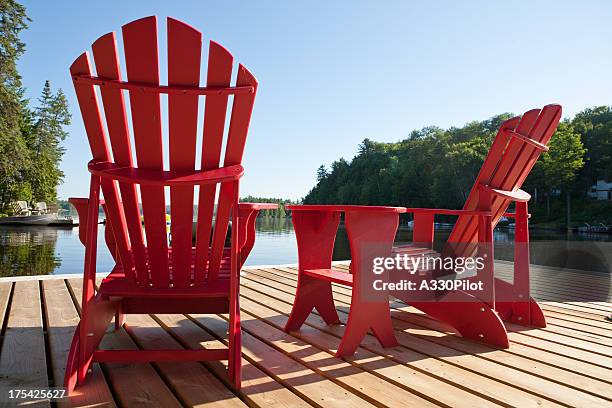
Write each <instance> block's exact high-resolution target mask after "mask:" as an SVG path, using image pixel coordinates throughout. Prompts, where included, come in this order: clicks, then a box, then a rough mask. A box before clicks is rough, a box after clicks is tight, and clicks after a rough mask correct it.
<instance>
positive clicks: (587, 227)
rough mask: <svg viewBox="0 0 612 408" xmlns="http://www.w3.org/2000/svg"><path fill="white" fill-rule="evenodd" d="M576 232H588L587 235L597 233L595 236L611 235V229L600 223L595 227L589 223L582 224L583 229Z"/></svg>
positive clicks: (579, 228) (580, 228)
mask: <svg viewBox="0 0 612 408" xmlns="http://www.w3.org/2000/svg"><path fill="white" fill-rule="evenodd" d="M578 232H588V233H597V234H610V233H612V227H610V226H609V225H606V224H604V223H603V222H600V223H599V224H597V225H591V224H589V223H586V222H585V223H584V226H583V227H578Z"/></svg>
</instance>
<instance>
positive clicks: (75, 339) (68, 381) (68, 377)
mask: <svg viewBox="0 0 612 408" xmlns="http://www.w3.org/2000/svg"><path fill="white" fill-rule="evenodd" d="M80 328H81V324H80V323H79V324H77V326H76V329H75V330H74V334H73V335H72V343H71V344H70V350H69V351H68V359H67V361H66V372H65V374H64V388H66V392H67V393H68V394H70V393H71V392H72V391H73V390H74V388H75V387H76V384H77V371H78V368H79V367H78V366H79V347H80V344H79V343H80V342H79V337H80Z"/></svg>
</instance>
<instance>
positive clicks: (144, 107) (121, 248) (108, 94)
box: [71, 17, 257, 290]
mask: <svg viewBox="0 0 612 408" xmlns="http://www.w3.org/2000/svg"><path fill="white" fill-rule="evenodd" d="M157 35H158V32H157V19H156V18H155V17H147V18H143V19H140V20H137V21H134V22H131V23H129V24H126V25H125V26H123V28H122V36H123V48H124V55H125V64H126V72H127V81H124V80H122V79H121V69H120V63H119V53H118V47H117V39H116V36H115V34H114V33H109V34H106V35H104V36H102V37H100V38H99V39H98V40H97V41H96V42H95V43H94V44H93V46H92V48H93V52H94V58H95V62H96V71H97V77H94V76H93V74H92V69H91V67H90V65H89V60H88V56H87V54H86V53H85V54H83V55H82V56H81V57H79V59H77V60H76V61H75V63H74V65H73V67H72V68H71V73H72V74H73V80H74V84H75V89H76V91H77V97H78V100H79V105H80V107H81V111H82V113H83V120H84V122H85V126H86V130H87V134H88V137H89V142H90V147H91V150H92V154H93V157H94V161H96V162H110V163H111V164H105V163H97V164H96V165H97V166H102V167H104V166H108V167H109V168H110V167H116V168H119V169H120V170H121V171H123V172H124V173H125V174H130V176H127V177H124V178H121V180H122V181H121V182H120V183H119V182H117V181H111V178H107V177H104V176H103V177H102V192H103V193H104V198H105V202H106V209H107V210H108V212H107V217H108V219H109V223H108V225H109V226H110V225H112V230H113V233H114V236H115V237H114V238H116V239H115V241H116V243H117V253H118V254H119V260H118V262H120V263H121V264H122V266H123V268H122V269H123V270H124V271H125V273H126V276H127V278H128V279H129V280H131V281H132V282H133V283H135V284H138V285H141V286H153V287H165V288H177V290H180V289H181V288H183V289H184V288H186V287H188V286H192V285H207V284H208V283H209V282H210V281H214V280H216V279H217V278H219V269H220V265H221V262H222V258H223V257H224V256H225V255H224V254H227V252H226V251H224V250H225V248H224V247H225V237H226V234H227V230H228V224H229V217H230V214H231V208H232V206H233V204H235V203H237V201H238V197H237V195H236V194H235V192H236V191H237V190H236V189H234V187H235V186H237V184H236V182H235V181H231V182H226V183H217V184H206V185H201V186H199V187H198V188H199V195H198V214H197V218H196V232H197V235H196V243H195V248H194V247H193V239H192V231H193V220H194V217H193V204H194V196H195V191H196V188H195V185H193V184H189V183H184V184H181V185H171V186H169V187H163V185H164V183H161V182H160V183H159V184H156V183H154V184H151V183H145V182H144V180H143V179H140V178H138V176H137V175H138V174H145V173H143V171H147V170H150V171H152V172H149V173H148V174H152V175H156V174H159V178H160V181H162V180H165V179H166V178H167V177H168V172H164V171H163V170H164V157H166V156H165V155H164V143H163V138H162V123H161V121H162V101H163V100H162V99H161V98H160V94H167V95H168V97H167V101H168V105H167V106H168V110H167V112H168V135H167V137H168V143H167V146H165V147H166V148H167V150H168V151H167V153H168V155H167V157H168V159H169V161H168V163H167V165H168V168H169V170H170V172H179V173H180V172H187V173H189V172H194V171H197V170H200V169H197V168H196V146H197V138H198V120H199V111H198V107H199V101H200V98H201V97H202V96H204V97H205V102H204V115H203V118H202V119H203V131H202V133H203V134H202V159H201V163H200V165H199V167H200V168H201V169H202V170H213V169H218V168H219V167H220V160H221V153H222V152H223V139H224V134H225V126H226V112H227V108H228V103H229V99H230V95H232V108H231V116H230V120H229V121H228V122H229V124H228V126H229V129H228V131H227V133H228V136H227V143H226V146H225V157H224V160H223V166H231V165H239V164H241V162H242V156H243V153H244V147H245V142H246V135H247V131H248V126H249V121H250V117H251V112H252V108H253V103H254V99H255V93H256V87H257V81H256V80H255V78H254V77H253V76H252V75H251V73H250V72H248V71H247V70H246V69H245V68H244V67H243V66H239V70H238V75H237V80H236V87H233V88H232V87H231V86H230V84H231V77H232V64H233V57H232V55H231V54H230V53H229V52H228V51H227V50H225V49H224V48H223V47H222V46H220V45H219V44H217V43H215V42H212V41H211V42H210V48H209V53H208V70H207V79H206V88H205V89H204V88H201V87H200V85H199V82H200V80H199V79H200V69H201V56H202V55H201V54H202V34H201V33H200V32H198V31H197V30H195V29H193V28H192V27H190V26H189V25H187V24H184V23H182V22H180V21H178V20H174V19H172V18H168V20H167V47H168V48H167V51H168V53H167V55H168V84H167V86H166V85H160V77H159V69H160V67H159V66H160V63H159V60H158V58H159V57H158V43H157ZM95 86H98V87H99V88H100V94H101V97H102V98H101V99H102V103H103V106H104V113H105V118H106V129H107V130H108V134H109V137H108V140H107V137H106V134H105V133H106V129H105V126H104V124H103V123H102V115H101V112H100V111H99V107H98V101H97V96H96V90H95V88H94V87H95ZM126 92H127V94H128V97H129V99H128V100H126V99H125V93H126ZM128 101H129V104H128ZM128 106H129V110H128ZM128 113H129V114H128ZM130 120H131V125H132V126H131V127H132V132H133V140H134V141H133V145H134V148H133V150H132V146H131V145H132V142H131V138H130V126H129V124H130ZM109 142H110V146H109ZM111 147H112V155H111V152H110V149H111ZM112 163H114V164H112ZM116 165H119V166H116ZM122 166H124V167H126V169H121V167H122ZM94 168H95V166H94V167H92V169H94ZM132 168H137V169H132ZM92 171H95V170H92ZM156 172H159V173H156ZM96 174H100V173H96ZM174 174H177V173H174ZM132 180H133V181H132ZM137 180H138V181H137ZM137 184H139V186H137ZM218 186H220V187H219V188H220V191H221V192H220V196H219V198H218V211H217V215H216V216H215V201H216V198H217V197H216V191H217V188H218ZM165 188H168V189H169V191H170V194H169V204H170V221H171V226H170V235H169V236H168V235H167V222H166V201H165V200H166V195H165ZM140 206H142V213H143V216H142V217H141V216H140ZM215 218H216V219H215ZM143 225H144V232H143ZM109 231H110V229H109ZM211 236H213V237H214V238H213V239H211ZM169 241H170V242H169ZM194 253H195V258H194ZM224 271H225V269H224ZM223 277H227V276H226V274H224V275H223Z"/></svg>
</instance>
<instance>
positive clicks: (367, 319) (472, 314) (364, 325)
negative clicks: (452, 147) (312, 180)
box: [286, 105, 561, 356]
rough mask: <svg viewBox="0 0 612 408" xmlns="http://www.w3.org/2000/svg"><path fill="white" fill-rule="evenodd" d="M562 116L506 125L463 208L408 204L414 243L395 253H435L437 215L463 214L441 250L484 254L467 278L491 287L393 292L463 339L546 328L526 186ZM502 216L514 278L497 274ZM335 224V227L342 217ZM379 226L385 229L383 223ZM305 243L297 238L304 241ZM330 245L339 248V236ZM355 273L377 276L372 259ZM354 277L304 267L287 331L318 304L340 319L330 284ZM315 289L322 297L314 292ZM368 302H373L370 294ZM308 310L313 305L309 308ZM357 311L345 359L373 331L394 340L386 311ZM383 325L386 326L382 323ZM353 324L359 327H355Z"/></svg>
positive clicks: (544, 112) (400, 274) (502, 341)
mask: <svg viewBox="0 0 612 408" xmlns="http://www.w3.org/2000/svg"><path fill="white" fill-rule="evenodd" d="M560 117H561V107H560V106H559V105H548V106H545V107H544V108H543V109H541V110H540V109H533V110H530V111H528V112H526V113H525V114H523V115H522V117H515V118H512V119H509V120H507V121H506V122H504V123H503V124H502V126H501V127H500V130H499V132H498V134H497V136H496V137H495V139H494V141H493V144H492V146H491V149H490V150H489V153H488V155H487V157H486V159H485V161H484V164H483V166H482V168H481V170H480V173H479V174H478V177H477V179H476V182H475V183H474V187H473V188H472V190H471V192H470V194H469V196H468V199H467V201H466V203H465V205H464V207H463V209H462V210H443V209H427V208H407V209H406V212H411V213H414V232H413V243H412V244H409V245H403V246H399V247H396V248H394V253H395V254H398V253H399V254H407V255H408V256H410V257H418V256H421V255H428V254H429V255H432V254H434V251H433V249H432V248H433V239H434V217H435V215H438V214H443V215H456V216H459V217H458V219H457V222H456V224H455V226H454V227H453V230H452V232H451V235H450V237H449V239H448V243H447V245H446V247H445V248H444V250H443V252H442V255H443V256H450V257H454V258H457V257H468V256H473V255H481V256H482V257H483V259H484V268H482V269H480V270H478V273H477V275H476V276H473V277H471V278H468V281H472V282H477V281H482V282H483V286H484V288H485V290H484V291H478V292H475V291H463V290H452V291H435V292H434V291H421V292H419V291H393V292H389V293H390V294H391V295H393V296H395V297H397V298H399V299H401V300H403V301H404V302H406V303H408V304H410V305H412V306H414V307H416V308H418V309H420V310H422V311H424V312H425V313H427V314H429V315H430V316H432V317H435V318H436V319H438V320H440V321H443V322H445V323H448V324H449V325H451V326H453V327H454V328H455V329H456V330H457V331H458V332H459V333H461V335H462V336H464V337H467V338H472V339H476V340H479V341H482V342H485V343H488V344H491V345H495V346H499V347H504V348H507V347H509V342H508V334H507V331H506V328H505V326H504V323H503V321H511V322H513V323H516V324H521V325H525V326H532V327H545V326H546V321H545V318H544V314H543V313H542V310H541V309H540V306H539V305H538V304H537V302H536V301H535V300H534V299H532V298H530V296H529V231H528V225H527V224H528V218H529V214H528V208H527V202H528V201H529V199H530V195H529V194H527V193H526V192H524V191H523V190H521V189H520V188H521V186H522V184H523V182H524V181H525V179H526V178H527V176H528V175H529V172H530V171H531V169H532V168H533V166H534V165H535V162H536V161H537V159H538V158H539V156H540V154H541V153H542V152H543V151H547V150H548V147H547V144H548V142H549V140H550V138H551V137H552V135H553V133H554V131H555V130H556V128H557V125H558V123H559V119H560ZM449 165H452V164H451V163H449ZM513 202H514V203H515V206H516V211H515V212H514V213H512V214H510V213H507V212H506V211H507V209H508V207H509V205H510V204H511V203H513ZM316 207H317V211H318V212H320V213H325V212H327V213H332V212H337V208H336V207H338V206H327V209H325V208H326V206H316ZM364 214H365V213H364ZM502 216H507V217H514V218H515V220H516V224H515V225H516V228H515V256H514V281H513V283H508V282H506V281H503V280H501V279H498V278H495V276H494V263H493V259H494V258H493V229H494V228H495V226H496V225H497V223H498V221H499V220H500V218H501V217H502ZM311 217H313V215H311ZM319 218H321V217H319ZM335 222H336V225H337V220H335ZM380 228H381V231H382V228H383V226H381V227H380ZM324 229H325V228H324V227H323V226H321V225H318V226H317V230H318V231H321V230H324ZM387 229H388V228H387ZM347 230H348V225H347ZM334 231H335V230H334ZM299 244H300V242H299V240H298V246H299ZM328 245H331V246H333V236H332V239H331V240H330V241H329V242H328ZM319 252H320V253H326V255H325V256H326V257H328V258H329V260H328V262H329V263H330V264H331V250H327V249H322V250H319ZM353 255H354V254H353ZM353 266H355V265H352V267H353ZM364 268H365V269H364ZM368 268H370V269H369V270H368ZM351 272H352V273H353V274H355V273H370V274H371V273H372V271H371V264H370V265H365V266H364V265H360V266H359V267H356V268H351ZM439 275H440V271H439V270H429V271H427V270H426V271H420V273H419V274H415V275H409V274H406V271H399V270H393V271H391V276H390V281H391V282H399V281H401V280H402V279H409V280H413V281H415V283H417V287H418V286H419V283H420V282H421V281H422V280H424V279H431V278H432V277H434V278H437V277H439ZM353 280H354V279H348V278H344V279H341V278H339V277H336V279H335V280H331V279H329V276H326V275H325V274H318V275H317V271H311V270H304V269H303V268H301V267H300V270H299V278H298V290H297V293H296V299H295V303H294V307H293V310H292V313H291V316H290V318H289V322H288V324H287V327H286V330H288V331H289V330H296V329H297V328H299V327H300V326H301V325H302V324H303V322H304V321H305V319H306V317H307V316H308V312H309V311H310V310H312V308H313V307H314V308H317V310H318V311H319V312H320V314H321V316H322V317H323V318H324V319H325V320H326V321H327V322H328V323H333V322H337V321H338V316H337V314H336V312H335V310H334V309H333V299H332V298H331V294H332V292H331V286H330V285H331V282H339V283H343V284H345V285H348V286H353V285H352V282H353ZM315 287H316V288H317V294H318V296H312V292H313V288H315ZM353 292H355V289H353ZM356 299H357V300H358V301H359V299H360V297H359V296H357V297H356V296H355V293H353V296H352V302H355V301H356ZM362 302H367V299H366V300H362ZM304 305H306V307H305V306H304ZM305 308H306V309H308V310H306V311H305V310H304V309H305ZM353 308H354V307H353V304H351V313H349V320H348V322H347V328H346V331H345V336H344V338H343V339H342V344H341V349H339V350H338V354H339V355H340V356H346V355H350V354H353V352H354V351H355V349H356V348H357V346H358V345H359V343H360V342H361V340H362V339H363V336H365V334H366V333H367V331H368V330H369V329H374V333H375V334H376V335H377V336H378V337H379V338H381V336H380V335H379V333H380V332H384V333H387V338H388V332H389V331H390V330H392V329H391V326H390V321H389V320H388V315H387V316H381V313H382V312H379V313H378V314H372V313H361V314H359V315H356V316H354V317H353V316H352V315H353V313H352V312H353ZM355 309H362V310H366V311H367V310H368V305H367V303H364V305H363V307H359V306H357V307H355ZM385 310H386V311H387V310H388V308H387V309H385ZM386 311H385V313H386ZM381 322H387V323H386V324H384V325H382V326H381ZM351 325H354V326H356V327H358V329H353V328H352V327H351ZM377 331H378V333H377ZM381 342H382V341H381ZM386 343H387V344H391V345H392V344H394V342H392V341H389V340H386ZM383 345H384V344H383Z"/></svg>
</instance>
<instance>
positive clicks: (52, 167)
mask: <svg viewBox="0 0 612 408" xmlns="http://www.w3.org/2000/svg"><path fill="white" fill-rule="evenodd" d="M38 101H39V105H38V107H37V108H36V109H35V110H34V126H33V129H32V132H31V134H30V136H29V138H28V148H29V150H30V157H31V162H32V166H31V168H30V171H29V174H28V179H29V182H30V184H31V186H32V198H33V199H34V200H35V201H47V202H53V201H55V200H56V199H57V185H58V184H59V183H60V182H61V181H62V179H63V177H64V173H63V172H62V171H61V170H60V168H59V163H60V161H61V158H62V156H63V155H64V148H63V147H62V146H61V141H63V140H64V139H65V138H66V136H67V132H66V131H65V130H64V126H66V125H69V124H70V113H69V112H68V103H67V101H66V97H65V95H64V93H63V92H62V90H61V89H60V90H58V91H57V92H56V93H55V94H54V93H53V92H52V90H51V84H50V83H49V81H46V82H45V85H44V87H43V90H42V94H41V97H40V98H39V100H38Z"/></svg>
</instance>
